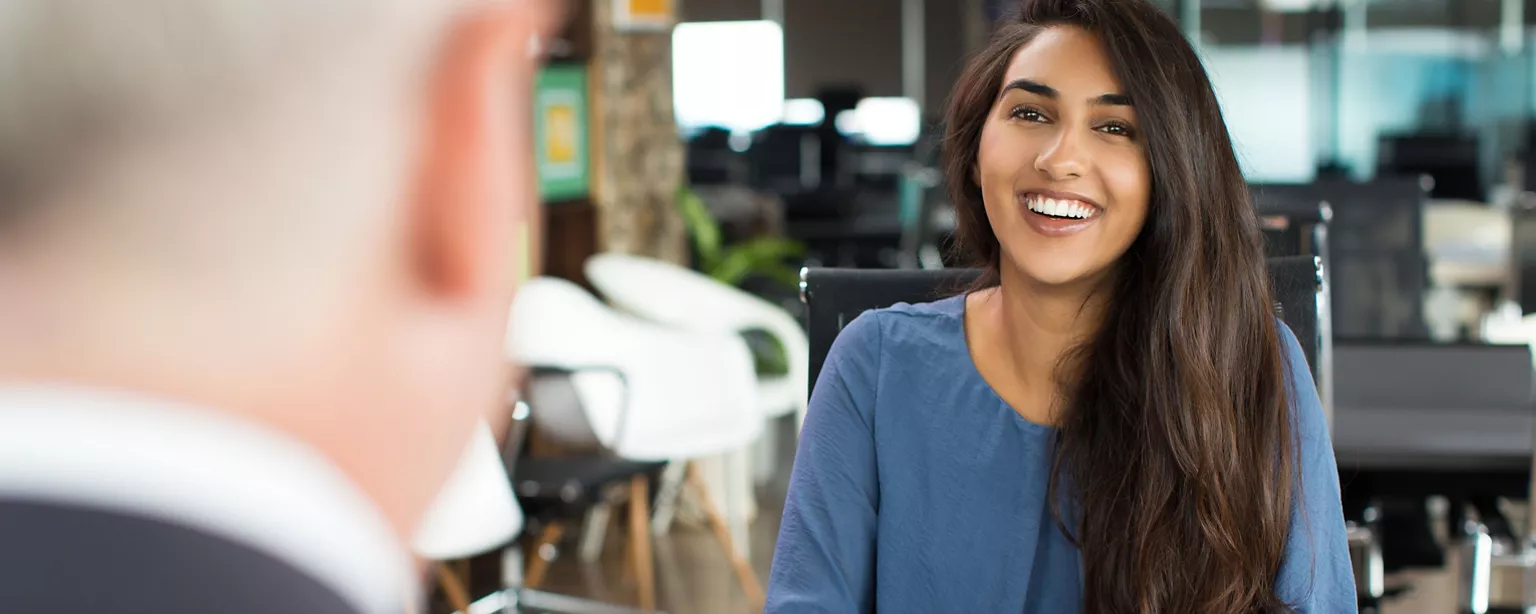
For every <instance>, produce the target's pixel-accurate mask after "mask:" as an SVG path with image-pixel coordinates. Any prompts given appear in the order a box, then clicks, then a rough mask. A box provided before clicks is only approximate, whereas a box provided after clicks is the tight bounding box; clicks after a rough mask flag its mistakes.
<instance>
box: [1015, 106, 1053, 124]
mask: <svg viewBox="0 0 1536 614" xmlns="http://www.w3.org/2000/svg"><path fill="white" fill-rule="evenodd" d="M1008 116H1009V117H1012V118H1014V119H1019V120H1023V121H1027V122H1041V121H1045V116H1044V115H1041V114H1040V112H1039V111H1037V110H1035V109H1032V108H1030V107H1014V108H1013V111H1012V112H1010V113H1009V114H1008Z"/></svg>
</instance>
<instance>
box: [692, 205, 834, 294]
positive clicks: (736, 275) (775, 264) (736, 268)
mask: <svg viewBox="0 0 1536 614" xmlns="http://www.w3.org/2000/svg"><path fill="white" fill-rule="evenodd" d="M677 209H678V213H680V214H681V215H682V217H683V223H684V225H685V226H686V227H687V229H688V236H689V237H690V238H691V239H693V248H694V251H695V253H696V254H697V255H698V259H699V261H698V267H699V270H700V271H702V272H703V273H704V274H705V275H708V276H710V277H711V278H713V279H715V280H716V281H719V282H720V283H723V284H726V285H730V286H740V285H741V282H742V281H743V280H745V279H747V278H748V277H751V276H754V275H757V276H762V277H764V278H766V279H770V280H772V281H774V282H775V283H780V284H784V285H785V286H788V287H790V288H794V287H796V286H797V285H798V284H799V283H800V274H799V272H798V270H797V269H796V268H795V267H794V266H793V265H791V264H789V261H790V260H791V259H793V258H797V257H799V256H801V255H803V254H804V253H805V246H804V245H801V244H800V242H798V241H795V240H793V239H789V238H786V237H754V238H751V239H748V240H746V241H741V242H739V243H734V244H731V245H728V246H727V245H721V242H722V240H721V238H720V224H719V222H717V221H715V217H714V216H713V215H711V214H710V212H709V207H708V206H706V205H705V204H704V200H703V199H702V198H699V195H698V194H696V193H695V192H694V191H693V190H691V189H689V188H688V186H683V187H681V188H679V189H678V194H677Z"/></svg>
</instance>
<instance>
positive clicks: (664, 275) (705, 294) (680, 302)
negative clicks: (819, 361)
mask: <svg viewBox="0 0 1536 614" xmlns="http://www.w3.org/2000/svg"><path fill="white" fill-rule="evenodd" d="M583 271H584V272H585V273H586V275H587V279H588V280H590V281H591V282H592V285H593V287H595V288H597V291H598V292H600V293H602V295H603V297H604V298H606V299H608V302H610V303H612V304H613V305H614V306H616V307H618V308H620V309H622V310H624V311H626V312H629V313H633V314H635V315H638V316H640V317H642V318H645V319H647V320H651V321H654V322H659V323H662V324H666V325H668V326H671V327H674V328H679V329H683V330H690V331H698V332H709V333H721V334H732V335H735V334H740V333H741V332H743V331H747V330H762V331H766V332H767V333H768V334H770V335H772V336H773V337H774V338H775V339H777V340H778V341H779V343H781V344H783V346H784V351H785V354H786V355H787V356H786V357H787V359H788V364H789V369H788V373H786V374H785V375H780V376H767V377H762V378H759V379H758V380H757V406H758V409H759V411H761V412H762V413H763V415H764V416H766V417H769V418H776V417H779V416H783V415H787V414H789V413H794V414H795V415H796V424H797V425H798V424H799V423H800V422H801V421H803V419H804V417H805V407H806V382H808V381H809V380H810V378H809V374H808V371H809V370H810V358H809V356H810V344H809V342H808V341H807V340H806V336H805V329H804V327H802V326H801V325H800V323H799V322H796V321H795V319H794V318H793V317H791V316H790V315H789V313H788V312H786V311H784V310H783V309H781V308H780V307H778V306H777V305H774V304H773V303H770V302H768V301H765V300H763V299H761V298H758V297H756V296H753V295H752V294H749V293H747V292H744V291H742V290H741V289H739V288H734V287H731V286H728V285H725V284H723V283H720V282H718V281H715V280H713V279H710V278H709V277H707V276H705V275H703V274H701V273H698V272H696V271H693V270H690V269H686V268H683V267H680V266H677V265H675V264H671V263H668V262H663V261H660V260H655V259H652V258H645V257H641V256H634V255H629V254H619V253H606V254H598V255H595V256H592V257H591V258H588V259H587V261H586V263H585V265H584V267H583Z"/></svg>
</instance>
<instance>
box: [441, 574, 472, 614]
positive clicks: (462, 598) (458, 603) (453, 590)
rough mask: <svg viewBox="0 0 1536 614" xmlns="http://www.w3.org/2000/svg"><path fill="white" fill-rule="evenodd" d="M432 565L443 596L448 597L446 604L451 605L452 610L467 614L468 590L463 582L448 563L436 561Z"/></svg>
mask: <svg viewBox="0 0 1536 614" xmlns="http://www.w3.org/2000/svg"><path fill="white" fill-rule="evenodd" d="M434 567H437V583H438V586H441V587H442V589H443V596H444V597H447V598H448V605H450V606H453V609H454V611H457V612H463V613H464V614H469V590H468V589H466V588H464V583H463V582H462V581H460V580H459V577H458V576H457V575H454V573H453V570H451V569H449V568H448V565H446V564H443V563H438V564H437V565H434Z"/></svg>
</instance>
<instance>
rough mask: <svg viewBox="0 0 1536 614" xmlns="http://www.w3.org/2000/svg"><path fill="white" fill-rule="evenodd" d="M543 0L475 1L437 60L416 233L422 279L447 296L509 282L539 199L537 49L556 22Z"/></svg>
mask: <svg viewBox="0 0 1536 614" xmlns="http://www.w3.org/2000/svg"><path fill="white" fill-rule="evenodd" d="M538 4H542V3H540V2H518V3H511V6H507V5H491V6H478V7H470V8H468V9H467V10H465V11H464V12H462V13H460V14H459V15H458V16H456V17H455V19H454V23H453V24H452V26H451V27H450V28H449V31H448V34H447V36H446V37H445V38H444V39H443V42H442V46H441V48H440V50H439V52H438V55H437V57H436V60H435V62H434V64H433V69H432V74H431V76H430V79H429V81H428V87H429V88H430V91H429V92H428V93H427V105H426V109H425V113H424V117H423V119H422V126H423V130H424V134H423V142H422V149H421V154H420V159H419V163H418V166H417V179H416V186H415V195H416V196H415V200H414V202H412V203H411V207H412V210H411V218H410V224H409V226H408V228H407V233H408V235H407V237H406V240H407V241H408V250H409V254H408V257H409V262H408V264H409V266H410V269H411V272H412V274H413V275H414V276H415V278H416V280H417V282H418V283H417V285H418V287H421V288H423V289H424V290H426V291H428V292H431V293H433V294H435V295H437V296H438V297H441V298H446V299H449V300H452V299H454V298H464V297H466V296H473V295H479V294H480V293H481V292H482V291H484V290H487V289H493V288H497V287H500V286H501V285H504V284H506V283H507V282H508V280H509V278H510V275H509V274H507V271H509V270H510V269H511V267H512V266H513V265H514V264H515V263H514V262H512V258H513V255H512V254H513V253H514V252H513V249H514V248H515V247H516V246H514V245H511V244H512V243H513V242H514V241H515V232H514V231H515V226H516V223H517V221H518V220H520V219H522V218H523V217H524V216H525V214H526V210H527V209H528V208H530V207H533V206H536V202H535V200H534V198H535V197H534V181H535V179H534V174H533V170H532V160H531V151H530V150H531V148H532V117H533V114H532V110H531V90H532V83H533V78H534V73H535V72H536V71H537V61H536V58H534V57H532V55H531V54H530V53H529V49H530V46H531V41H534V40H536V37H538V36H539V35H540V34H542V32H543V31H544V30H545V29H547V27H548V24H547V23H543V22H547V21H548V18H547V17H546V16H544V15H541V14H534V13H535V12H536V11H535V10H533V9H530V8H529V5H538ZM541 20H542V21H543V22H541Z"/></svg>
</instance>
